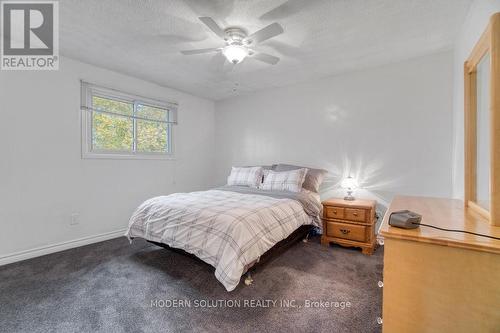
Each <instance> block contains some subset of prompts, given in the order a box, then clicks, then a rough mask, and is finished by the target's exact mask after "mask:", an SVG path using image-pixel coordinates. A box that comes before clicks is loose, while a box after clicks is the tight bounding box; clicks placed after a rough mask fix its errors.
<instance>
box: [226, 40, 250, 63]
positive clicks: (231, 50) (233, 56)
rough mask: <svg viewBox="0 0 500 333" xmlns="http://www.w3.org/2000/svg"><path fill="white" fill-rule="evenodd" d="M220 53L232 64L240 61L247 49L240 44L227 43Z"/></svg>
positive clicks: (246, 53) (245, 54)
mask: <svg viewBox="0 0 500 333" xmlns="http://www.w3.org/2000/svg"><path fill="white" fill-rule="evenodd" d="M222 54H224V56H225V57H226V59H227V60H229V61H230V62H232V63H233V64H237V63H240V62H241V61H242V60H243V59H245V57H246V56H247V55H248V49H247V48H246V47H244V46H242V45H235V44H232V45H228V46H226V47H225V48H224V49H223V50H222Z"/></svg>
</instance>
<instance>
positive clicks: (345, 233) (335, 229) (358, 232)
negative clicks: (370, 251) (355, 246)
mask: <svg viewBox="0 0 500 333" xmlns="http://www.w3.org/2000/svg"><path fill="white" fill-rule="evenodd" d="M326 235H327V236H329V237H336V238H343V239H349V240H353V241H357V242H365V241H366V227H365V226H363V225H354V224H347V223H340V222H326Z"/></svg>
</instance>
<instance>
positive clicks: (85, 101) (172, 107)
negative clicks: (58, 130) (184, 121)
mask: <svg viewBox="0 0 500 333" xmlns="http://www.w3.org/2000/svg"><path fill="white" fill-rule="evenodd" d="M93 96H98V97H102V98H107V99H112V100H117V101H121V102H126V103H130V104H133V105H134V115H133V116H125V115H124V116H123V117H124V118H129V119H132V126H133V140H132V141H133V142H132V147H131V150H130V151H128V150H127V151H112V150H97V149H93V144H92V114H93V113H94V112H98V111H95V110H94V109H93V105H92V97H93ZM139 104H140V105H145V106H150V107H155V108H161V109H165V110H167V112H168V122H167V135H168V137H167V142H168V152H137V151H136V144H137V142H136V128H137V120H138V119H139V120H140V119H144V118H141V117H137V116H136V115H135V110H136V108H137V105H139ZM177 107H178V105H177V103H171V102H165V101H159V100H155V99H151V98H146V97H142V96H138V95H134V94H129V93H125V92H122V91H118V90H115V89H112V88H106V87H102V86H98V85H95V84H92V83H88V82H85V81H81V125H82V126H81V131H82V133H81V134H82V135H81V136H82V158H84V159H87V158H97V159H148V160H150V159H154V160H157V159H167V160H170V159H174V157H175V156H174V151H175V149H174V142H175V140H174V126H173V125H175V124H176V123H177ZM116 116H117V117H120V115H118V114H117V115H116ZM146 120H147V119H146ZM153 121H154V120H153Z"/></svg>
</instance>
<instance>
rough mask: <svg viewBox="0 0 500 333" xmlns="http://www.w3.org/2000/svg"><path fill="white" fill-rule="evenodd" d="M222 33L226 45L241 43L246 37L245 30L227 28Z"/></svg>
mask: <svg viewBox="0 0 500 333" xmlns="http://www.w3.org/2000/svg"><path fill="white" fill-rule="evenodd" d="M224 33H225V34H226V37H225V38H224V40H225V41H226V42H227V43H228V44H232V42H239V43H243V41H244V39H245V38H246V37H247V35H248V34H247V33H246V31H245V30H243V29H241V28H237V27H231V28H227V29H226V30H224Z"/></svg>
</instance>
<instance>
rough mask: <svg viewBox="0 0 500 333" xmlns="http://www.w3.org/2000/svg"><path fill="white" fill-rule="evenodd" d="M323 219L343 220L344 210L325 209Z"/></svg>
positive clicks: (339, 208) (327, 207)
mask: <svg viewBox="0 0 500 333" xmlns="http://www.w3.org/2000/svg"><path fill="white" fill-rule="evenodd" d="M325 217H328V218H331V219H343V218H344V208H341V207H332V206H326V207H325Z"/></svg>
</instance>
